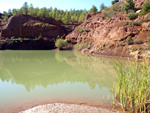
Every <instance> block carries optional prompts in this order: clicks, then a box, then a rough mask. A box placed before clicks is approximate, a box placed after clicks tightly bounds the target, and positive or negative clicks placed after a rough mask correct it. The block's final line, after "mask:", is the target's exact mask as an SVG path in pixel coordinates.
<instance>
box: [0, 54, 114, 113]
mask: <svg viewBox="0 0 150 113" xmlns="http://www.w3.org/2000/svg"><path fill="white" fill-rule="evenodd" d="M114 75H115V71H114V68H113V61H112V60H111V59H109V58H100V57H92V56H86V55H82V54H81V53H79V52H73V51H0V113H7V112H8V113H13V112H14V113H16V112H18V111H21V110H25V109H27V108H31V107H33V106H36V105H39V104H48V103H55V102H64V103H77V104H87V105H94V106H104V105H105V106H109V105H110V102H111V95H112V93H111V89H112V85H113V78H114ZM109 97H110V98H109Z"/></svg>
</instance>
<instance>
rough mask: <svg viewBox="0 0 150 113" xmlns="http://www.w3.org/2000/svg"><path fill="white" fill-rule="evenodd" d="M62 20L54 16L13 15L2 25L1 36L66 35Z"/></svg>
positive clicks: (53, 36)
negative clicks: (55, 18)
mask: <svg viewBox="0 0 150 113" xmlns="http://www.w3.org/2000/svg"><path fill="white" fill-rule="evenodd" d="M61 24H62V23H61V21H59V20H58V21H56V20H54V19H53V18H40V17H36V18H35V17H32V16H29V15H23V14H20V15H15V16H11V17H10V18H9V19H8V21H7V22H6V23H3V25H2V27H1V28H2V31H1V34H0V36H1V37H8V38H11V37H13V36H14V37H32V38H34V37H38V36H39V35H40V34H41V35H42V36H43V37H48V38H56V37H57V36H58V35H59V36H60V37H61V36H64V35H66V30H65V29H64V27H62V26H61Z"/></svg>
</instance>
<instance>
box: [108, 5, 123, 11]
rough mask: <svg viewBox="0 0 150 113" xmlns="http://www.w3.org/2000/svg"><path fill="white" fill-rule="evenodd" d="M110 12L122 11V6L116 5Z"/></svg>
mask: <svg viewBox="0 0 150 113" xmlns="http://www.w3.org/2000/svg"><path fill="white" fill-rule="evenodd" d="M110 10H113V11H121V7H120V4H119V3H116V4H114V5H113V6H112V7H111V8H110Z"/></svg>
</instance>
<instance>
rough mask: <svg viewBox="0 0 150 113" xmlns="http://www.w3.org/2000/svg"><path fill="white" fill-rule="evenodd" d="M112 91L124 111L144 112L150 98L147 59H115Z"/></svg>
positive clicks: (149, 77)
mask: <svg viewBox="0 0 150 113" xmlns="http://www.w3.org/2000/svg"><path fill="white" fill-rule="evenodd" d="M115 70H116V81H115V82H114V85H113V93H114V96H115V100H116V101H117V103H119V104H120V105H121V107H122V108H123V109H124V110H125V111H130V112H133V113H138V112H143V111H144V112H146V111H147V105H146V103H147V101H148V100H149V99H150V73H149V72H150V71H149V70H150V69H149V63H148V62H147V61H143V62H137V61H128V62H123V61H115Z"/></svg>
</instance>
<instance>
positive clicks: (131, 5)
mask: <svg viewBox="0 0 150 113" xmlns="http://www.w3.org/2000/svg"><path fill="white" fill-rule="evenodd" d="M126 2H127V3H123V5H122V7H121V10H123V11H125V12H126V13H127V12H128V10H130V9H133V10H134V9H135V4H134V2H133V0H126Z"/></svg>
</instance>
